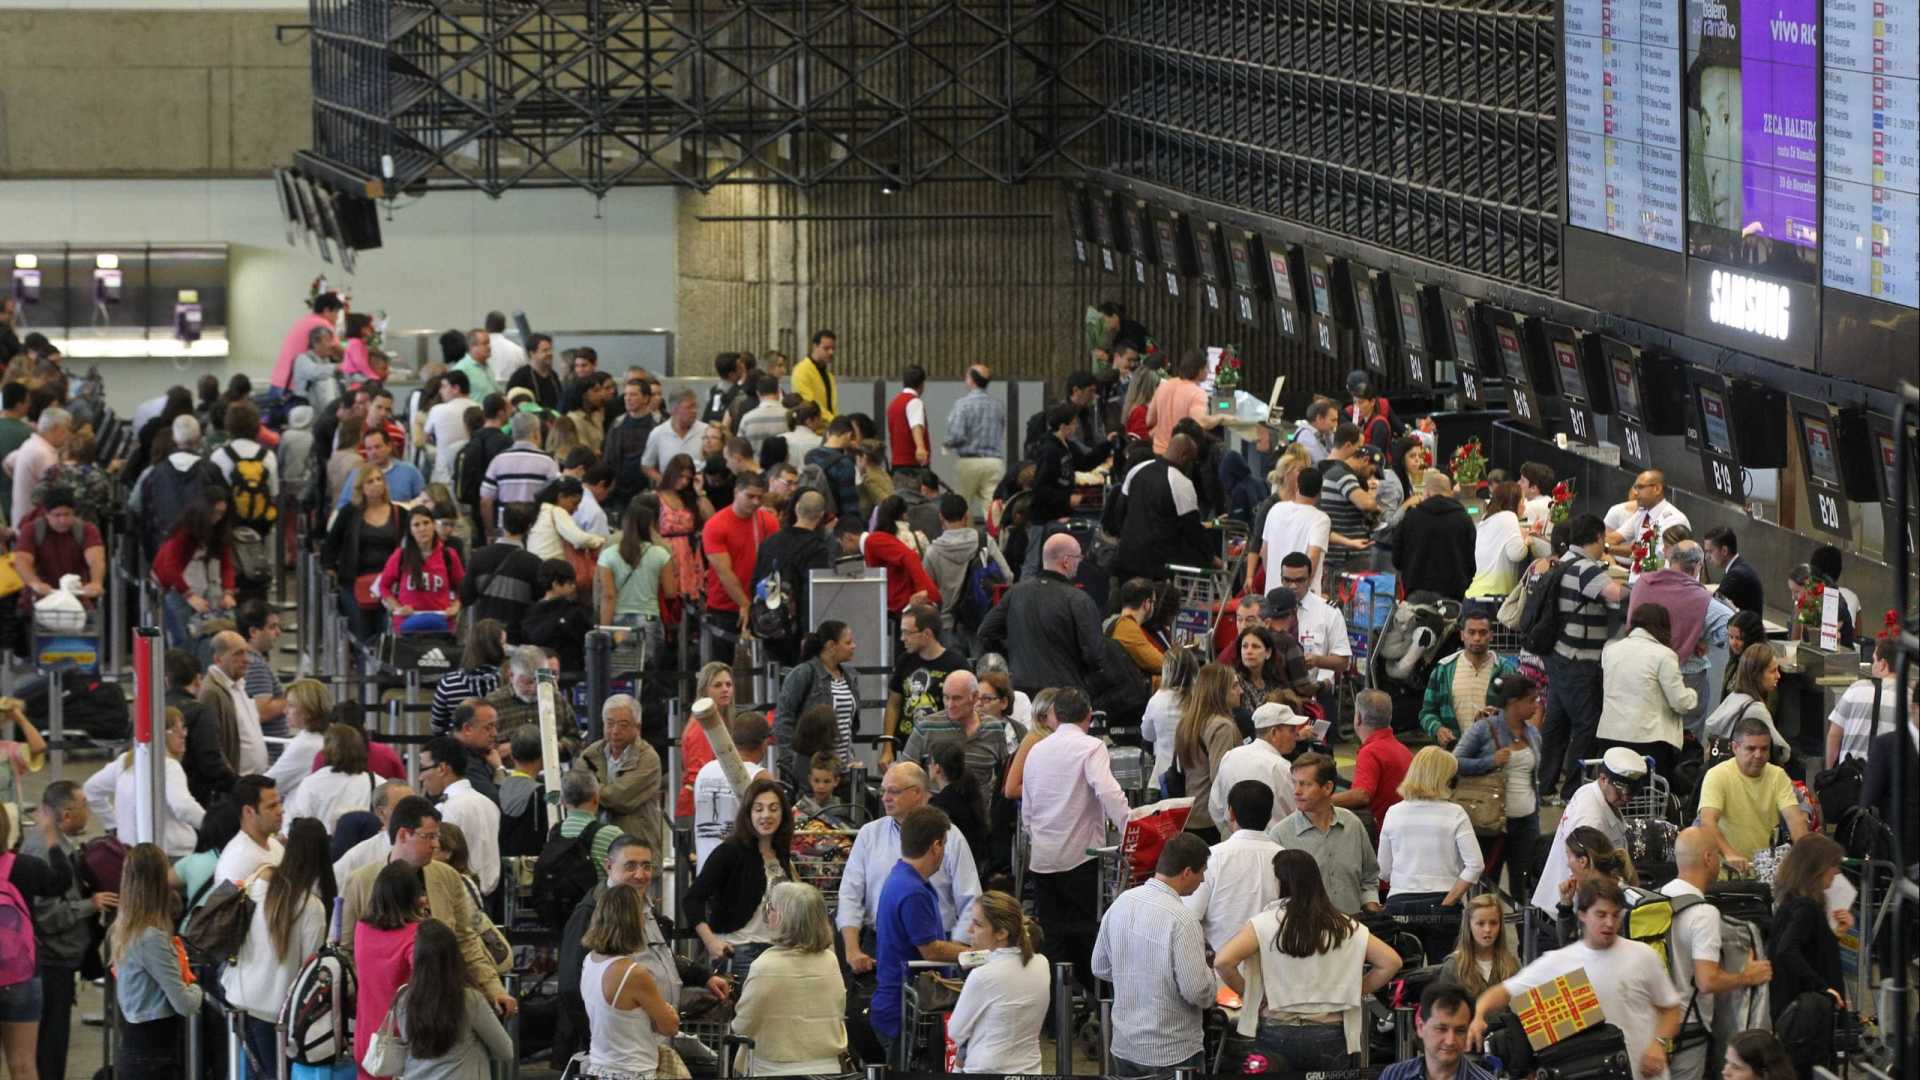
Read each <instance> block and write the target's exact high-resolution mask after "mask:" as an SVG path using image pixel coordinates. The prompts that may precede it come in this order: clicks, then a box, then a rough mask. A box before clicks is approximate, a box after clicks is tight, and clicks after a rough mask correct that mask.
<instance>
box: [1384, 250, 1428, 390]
mask: <svg viewBox="0 0 1920 1080" xmlns="http://www.w3.org/2000/svg"><path fill="white" fill-rule="evenodd" d="M1373 285H1374V292H1375V302H1376V303H1377V304H1379V305H1380V308H1381V311H1382V312H1383V316H1382V319H1381V327H1382V330H1383V331H1384V334H1383V336H1384V338H1385V339H1386V341H1387V343H1388V348H1387V352H1388V353H1389V354H1393V353H1398V354H1399V357H1400V370H1402V371H1404V372H1405V373H1406V375H1407V385H1408V386H1409V387H1413V388H1415V389H1425V388H1426V387H1427V386H1428V385H1429V384H1430V383H1431V382H1432V375H1431V374H1430V373H1429V372H1428V370H1427V356H1428V352H1427V331H1426V325H1425V319H1424V317H1423V316H1422V315H1421V310H1420V283H1419V282H1417V281H1414V280H1412V279H1411V278H1406V277H1402V276H1401V275H1399V274H1389V273H1387V272H1385V271H1381V272H1379V273H1376V274H1375V275H1373ZM1389 363H1391V360H1389Z"/></svg>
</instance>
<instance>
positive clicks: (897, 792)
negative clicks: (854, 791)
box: [880, 785, 920, 798]
mask: <svg viewBox="0 0 1920 1080" xmlns="http://www.w3.org/2000/svg"><path fill="white" fill-rule="evenodd" d="M919 790H920V789H919V788H918V787H886V786H884V785H883V786H882V787H881V788H880V794H882V795H892V796H894V797H895V798H898V797H900V796H902V795H905V794H906V793H907V792H909V791H919Z"/></svg>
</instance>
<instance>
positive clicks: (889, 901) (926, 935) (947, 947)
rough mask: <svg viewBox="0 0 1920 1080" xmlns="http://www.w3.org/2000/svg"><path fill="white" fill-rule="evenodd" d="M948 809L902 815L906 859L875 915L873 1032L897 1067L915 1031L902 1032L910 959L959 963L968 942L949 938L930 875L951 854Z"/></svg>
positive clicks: (882, 892)
mask: <svg viewBox="0 0 1920 1080" xmlns="http://www.w3.org/2000/svg"><path fill="white" fill-rule="evenodd" d="M951 824H952V823H951V822H950V821H948V819H947V815H946V814H945V813H944V812H942V811H941V810H939V809H936V808H935V807H932V806H922V807H920V808H918V809H916V810H913V811H910V812H909V813H908V814H907V815H906V817H904V818H902V819H901V821H900V861H899V862H897V863H894V864H893V872H892V873H891V874H889V875H887V883H886V885H885V886H883V887H882V888H881V890H880V904H879V907H878V910H877V912H876V914H875V918H874V936H875V939H876V940H877V942H878V947H877V948H876V949H875V950H874V951H875V953H876V964H875V970H876V972H877V977H878V985H877V986H876V988H875V989H874V992H873V1006H872V1010H871V1011H870V1012H869V1013H868V1019H869V1022H870V1023H871V1024H872V1025H873V1033H874V1034H875V1035H877V1036H879V1037H880V1038H881V1039H882V1040H883V1041H884V1042H885V1043H886V1045H887V1047H888V1051H889V1052H888V1060H889V1061H891V1062H893V1064H894V1067H895V1068H906V1067H907V1060H906V1058H907V1052H908V1050H909V1049H910V1047H911V1044H912V1040H911V1037H910V1036H911V1035H912V1032H906V1033H905V1034H906V1035H907V1036H908V1037H907V1038H902V1031H901V1028H902V1024H901V1022H900V1021H901V1017H900V998H901V991H902V989H903V988H904V987H905V986H906V982H907V964H908V962H909V961H913V960H936V961H939V962H941V963H948V964H950V963H953V962H954V961H956V960H958V959H959V958H960V953H961V951H962V950H963V949H965V948H966V946H964V945H962V944H960V943H959V942H957V941H947V940H945V938H946V927H945V926H944V925H942V924H941V921H940V898H939V897H938V896H936V895H935V894H934V891H933V886H931V885H929V884H927V879H928V878H930V877H932V876H933V875H934V874H935V873H936V872H937V871H939V869H940V863H941V860H943V859H945V858H946V854H947V829H948V828H949V827H950V826H951Z"/></svg>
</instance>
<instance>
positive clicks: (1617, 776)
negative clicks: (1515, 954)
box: [1533, 746, 1647, 919]
mask: <svg viewBox="0 0 1920 1080" xmlns="http://www.w3.org/2000/svg"><path fill="white" fill-rule="evenodd" d="M1646 778H1647V759H1646V758H1644V757H1641V756H1640V755H1639V754H1636V753H1634V752H1633V751H1631V750H1628V749H1627V748H1625V747H1623V746H1616V747H1614V748H1612V749H1610V750H1608V751H1607V752H1606V753H1605V754H1604V755H1602V756H1601V758H1600V775H1599V776H1598V777H1596V778H1595V779H1593V780H1592V781H1590V782H1589V783H1587V784H1586V785H1584V786H1583V787H1581V788H1580V790H1578V791H1576V792H1574V793H1573V798H1571V799H1568V800H1567V808H1566V811H1565V812H1564V813H1562V814H1561V815H1560V825H1559V827H1558V828H1556V829H1555V830H1554V832H1553V846H1552V847H1550V848H1548V849H1547V862H1546V865H1545V866H1544V867H1543V868H1542V869H1541V871H1540V884H1539V885H1538V886H1536V887H1535V888H1534V890H1533V906H1534V907H1537V908H1539V909H1540V910H1541V911H1544V912H1546V913H1547V917H1548V918H1549V919H1551V918H1552V916H1553V913H1554V912H1555V911H1556V910H1558V908H1559V906H1560V883H1561V882H1562V881H1565V880H1566V879H1567V875H1568V874H1569V873H1571V871H1570V870H1568V869H1567V854H1566V852H1567V837H1568V836H1569V835H1570V834H1572V832H1573V830H1575V829H1577V828H1579V827H1580V826H1582V825H1591V826H1593V827H1594V828H1596V829H1599V830H1600V831H1601V832H1603V833H1606V834H1607V839H1609V840H1611V841H1613V843H1614V846H1615V847H1619V846H1622V845H1624V844H1626V842H1627V823H1626V821H1625V820H1624V819H1623V818H1621V816H1620V808H1621V807H1623V806H1625V805H1627V800H1628V799H1629V798H1631V797H1632V795H1633V789H1634V788H1635V787H1636V786H1637V785H1639V784H1641V783H1643V782H1645V780H1646Z"/></svg>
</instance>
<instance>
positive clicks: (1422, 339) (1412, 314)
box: [1394, 293, 1427, 349]
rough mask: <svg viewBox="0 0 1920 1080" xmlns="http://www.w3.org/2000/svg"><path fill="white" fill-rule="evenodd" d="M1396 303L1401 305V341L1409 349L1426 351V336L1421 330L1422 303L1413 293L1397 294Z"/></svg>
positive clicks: (1395, 296) (1395, 295)
mask: <svg viewBox="0 0 1920 1080" xmlns="http://www.w3.org/2000/svg"><path fill="white" fill-rule="evenodd" d="M1394 302H1395V303H1397V304H1399V305H1400V340H1401V341H1402V342H1404V343H1405V344H1406V347H1407V348H1409V349H1424V348H1426V345H1427V339H1426V335H1425V334H1423V333H1422V332H1421V330H1420V302H1419V300H1417V299H1416V298H1415V297H1414V296H1413V295H1412V294H1411V293H1395V294H1394Z"/></svg>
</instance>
